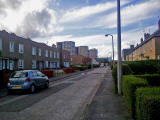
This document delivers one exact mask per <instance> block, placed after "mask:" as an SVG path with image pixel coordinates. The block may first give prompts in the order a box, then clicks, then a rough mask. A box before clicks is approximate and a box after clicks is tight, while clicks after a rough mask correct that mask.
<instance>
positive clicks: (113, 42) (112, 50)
mask: <svg viewBox="0 0 160 120" xmlns="http://www.w3.org/2000/svg"><path fill="white" fill-rule="evenodd" d="M105 36H106V37H108V36H111V37H112V52H113V62H114V42H113V35H111V34H106V35H105Z"/></svg>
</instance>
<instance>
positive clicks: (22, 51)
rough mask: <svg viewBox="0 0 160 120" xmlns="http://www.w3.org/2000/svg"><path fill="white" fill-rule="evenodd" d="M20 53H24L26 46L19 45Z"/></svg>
mask: <svg viewBox="0 0 160 120" xmlns="http://www.w3.org/2000/svg"><path fill="white" fill-rule="evenodd" d="M19 53H24V45H23V44H19Z"/></svg>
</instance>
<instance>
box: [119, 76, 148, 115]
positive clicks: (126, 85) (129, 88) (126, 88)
mask: <svg viewBox="0 0 160 120" xmlns="http://www.w3.org/2000/svg"><path fill="white" fill-rule="evenodd" d="M145 86H148V83H147V81H146V80H144V79H142V78H137V77H135V76H131V75H126V76H123V77H122V91H123V95H124V98H125V102H126V104H127V107H128V110H129V112H130V113H131V116H132V117H133V118H134V117H135V100H136V97H135V92H136V89H137V88H139V87H145Z"/></svg>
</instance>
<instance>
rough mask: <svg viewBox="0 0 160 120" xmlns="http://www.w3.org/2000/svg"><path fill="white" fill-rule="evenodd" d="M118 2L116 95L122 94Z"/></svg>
mask: <svg viewBox="0 0 160 120" xmlns="http://www.w3.org/2000/svg"><path fill="white" fill-rule="evenodd" d="M120 9H121V8H120V0H117V52H118V63H117V73H118V74H117V78H118V94H121V93H122V60H121V12H120Z"/></svg>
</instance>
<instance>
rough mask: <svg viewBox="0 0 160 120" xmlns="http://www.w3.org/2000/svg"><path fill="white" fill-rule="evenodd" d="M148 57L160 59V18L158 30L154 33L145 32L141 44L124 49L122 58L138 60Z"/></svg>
mask: <svg viewBox="0 0 160 120" xmlns="http://www.w3.org/2000/svg"><path fill="white" fill-rule="evenodd" d="M147 59H160V20H159V22H158V30H157V31H155V32H154V33H153V34H151V35H150V34H148V33H145V34H144V39H143V38H141V42H140V44H137V46H136V47H133V46H132V47H131V48H130V49H123V51H122V60H126V61H136V60H147Z"/></svg>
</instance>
